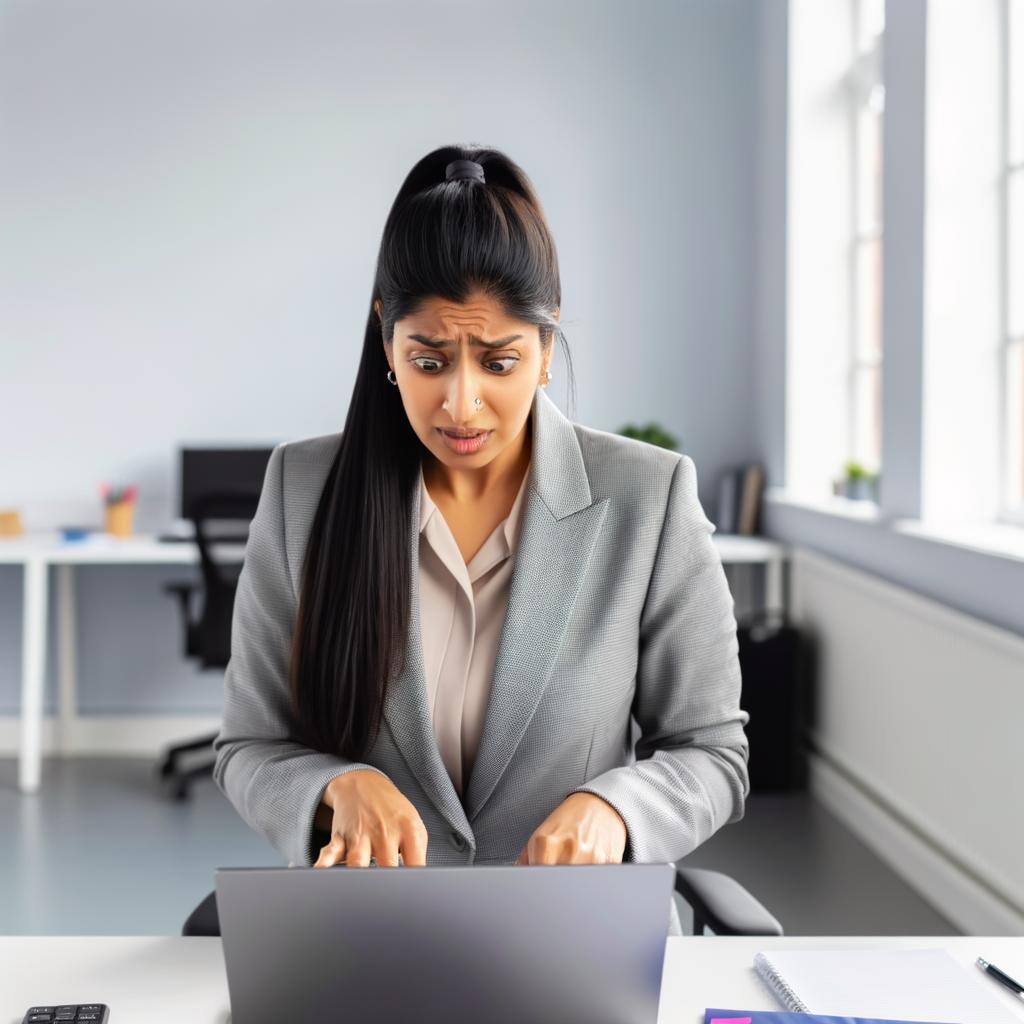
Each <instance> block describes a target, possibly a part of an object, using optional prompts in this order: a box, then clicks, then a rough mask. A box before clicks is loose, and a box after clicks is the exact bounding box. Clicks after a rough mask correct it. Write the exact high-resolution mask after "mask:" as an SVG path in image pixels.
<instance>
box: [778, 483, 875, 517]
mask: <svg viewBox="0 0 1024 1024" xmlns="http://www.w3.org/2000/svg"><path fill="white" fill-rule="evenodd" d="M764 500H765V501H766V502H768V503H769V504H770V505H785V506H786V507H787V508H799V509H805V510H807V511H809V512H821V513H824V514H825V515H829V516H837V517H839V518H840V519H853V520H855V521H857V522H860V523H880V522H881V521H882V514H881V511H880V510H879V508H878V505H877V504H875V502H873V501H868V500H860V499H858V500H855V499H853V498H840V497H838V496H833V497H830V498H819V499H817V500H811V499H809V498H799V497H796V496H795V495H793V494H789V493H788V492H787V491H786V490H784V489H783V488H782V487H769V488H767V489H766V490H765V492H764Z"/></svg>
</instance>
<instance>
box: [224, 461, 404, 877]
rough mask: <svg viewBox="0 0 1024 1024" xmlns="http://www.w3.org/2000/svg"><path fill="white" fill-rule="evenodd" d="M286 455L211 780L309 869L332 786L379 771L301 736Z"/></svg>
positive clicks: (234, 633)
mask: <svg viewBox="0 0 1024 1024" xmlns="http://www.w3.org/2000/svg"><path fill="white" fill-rule="evenodd" d="M285 451H286V445H285V444H280V445H278V446H277V447H276V448H275V449H274V451H273V453H272V454H271V456H270V461H269V463H268V464H267V471H266V475H265V477H264V480H263V489H262V491H261V492H260V500H259V505H258V507H257V510H256V514H255V516H254V518H253V521H252V523H251V524H250V527H249V539H248V543H247V544H246V549H245V561H244V562H243V565H242V571H241V574H240V576H239V578H238V589H237V591H236V594H235V605H234V612H233V615H232V621H231V658H230V661H229V662H228V666H227V670H226V672H225V676H224V712H223V718H222V724H221V729H220V732H219V734H218V735H217V738H216V740H215V741H214V750H215V751H216V762H215V765H214V769H213V777H214V779H215V780H216V782H217V785H218V786H219V787H220V788H221V790H223V792H224V794H225V795H226V796H227V798H228V799H229V800H230V801H231V803H232V804H233V805H234V806H235V809H236V810H237V811H238V813H239V814H240V815H241V816H242V818H243V819H244V821H245V822H246V823H247V824H248V825H249V827H250V828H252V829H253V830H254V831H256V832H258V833H260V834H261V835H263V836H264V837H265V838H266V839H268V840H269V841H270V843H271V844H272V845H273V846H274V847H275V848H276V849H277V850H278V851H279V852H280V853H281V855H282V856H283V857H285V858H286V859H287V860H288V861H289V862H290V863H291V864H295V865H301V866H307V867H308V866H309V865H310V864H312V863H313V861H314V860H316V857H317V856H318V850H316V849H314V833H313V819H314V816H315V814H316V810H317V807H318V806H319V804H320V799H321V796H322V795H323V791H324V788H325V787H326V785H327V783H328V782H330V781H331V779H333V778H335V777H336V776H338V775H344V774H345V773H346V772H349V771H353V770H354V769H357V768H359V769H366V770H370V771H379V769H377V768H374V767H373V766H372V765H369V764H361V763H359V762H356V761H350V760H347V759H345V758H343V757H338V756H335V755H332V754H324V753H320V752H319V751H316V750H312V749H310V748H309V747H305V746H303V745H302V744H301V743H299V742H297V741H296V739H295V733H296V729H295V719H294V716H293V714H292V710H291V701H290V694H289V689H288V664H289V659H290V654H291V645H292V634H293V631H294V625H295V613H296V607H297V601H296V594H295V590H294V587H293V586H292V582H291V574H290V572H289V566H288V556H287V550H286V548H285V521H284V512H283V510H284V493H283V481H284V459H285ZM380 774H381V775H383V774H384V773H383V772H380Z"/></svg>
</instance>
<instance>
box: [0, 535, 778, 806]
mask: <svg viewBox="0 0 1024 1024" xmlns="http://www.w3.org/2000/svg"><path fill="white" fill-rule="evenodd" d="M712 539H713V541H714V543H715V546H716V548H717V549H718V552H719V554H720V556H721V558H722V561H723V563H725V564H728V565H738V564H763V565H764V566H765V570H766V591H765V594H766V602H765V603H766V605H767V606H768V607H769V608H773V609H784V608H785V604H786V601H785V581H784V568H785V562H786V559H787V557H788V551H787V548H786V547H785V545H783V544H779V543H777V542H775V541H771V540H768V539H766V538H764V537H745V536H736V535H732V534H722V535H718V534H712ZM214 549H215V552H216V554H215V557H217V558H219V559H221V560H224V561H232V560H235V559H237V561H239V562H240V561H242V558H243V556H244V554H245V545H244V544H216V545H214ZM198 561H199V554H198V550H197V548H196V546H195V544H194V543H187V542H186V543H183V542H175V543H168V542H162V541H159V540H158V539H157V538H156V537H155V536H151V535H147V534H137V535H135V536H132V537H126V538H117V537H111V536H108V535H107V534H95V535H92V536H90V537H88V538H87V539H85V540H81V541H63V540H62V539H61V537H60V535H59V534H58V533H38V534H27V535H25V536H23V537H12V538H0V564H7V565H21V566H22V569H23V573H24V575H23V584H22V603H23V612H22V646H21V652H22V654H21V659H22V660H21V707H20V716H21V722H20V742H19V755H18V756H19V760H18V786H19V788H20V789H21V791H22V792H23V793H34V792H36V791H37V790H38V789H39V783H40V767H41V761H42V731H43V697H44V690H45V685H46V652H47V649H48V638H47V635H46V631H47V625H48V622H49V616H48V614H47V610H48V607H49V569H50V566H54V567H55V568H56V570H57V574H56V577H57V578H56V589H57V609H56V611H57V615H56V628H57V745H58V752H62V753H67V752H68V739H69V736H70V734H71V731H72V729H73V728H74V722H75V716H76V704H77V698H76V690H77V664H76V662H77V655H76V651H75V636H76V629H77V625H76V613H75V580H74V569H75V566H78V565H195V564H197V563H198Z"/></svg>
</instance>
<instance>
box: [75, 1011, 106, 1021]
mask: <svg viewBox="0 0 1024 1024" xmlns="http://www.w3.org/2000/svg"><path fill="white" fill-rule="evenodd" d="M102 1016H103V1015H102V1014H99V1013H82V1012H81V1011H79V1014H78V1020H100V1019H102Z"/></svg>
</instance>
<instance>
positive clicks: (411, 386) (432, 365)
mask: <svg viewBox="0 0 1024 1024" xmlns="http://www.w3.org/2000/svg"><path fill="white" fill-rule="evenodd" d="M379 314H380V308H379V304H378V315H379ZM555 315H556V317H557V315H558V314H557V312H556V313H555ZM484 342H486V343H488V344H486V345H485V344H484ZM553 348H554V346H553V345H549V346H548V349H547V351H546V352H542V351H541V346H540V330H539V328H538V327H537V326H536V325H534V324H528V323H524V322H523V321H521V320H512V319H510V318H509V317H507V316H506V315H505V314H504V313H503V312H502V310H501V307H500V305H499V304H498V303H497V302H496V301H495V300H494V299H492V298H491V297H489V296H488V295H486V294H484V293H483V292H477V293H474V294H473V295H471V296H470V297H469V299H468V301H467V302H465V303H455V302H449V301H447V300H445V299H439V298H429V299H427V300H426V301H425V302H424V303H423V305H422V306H421V308H420V310H419V311H418V312H417V313H416V314H414V315H412V316H409V317H406V318H405V319H403V320H399V321H397V322H396V323H395V328H394V337H393V338H392V340H391V341H390V342H385V343H384V352H385V355H386V356H387V360H388V364H389V365H390V367H391V369H392V370H394V373H395V377H396V379H397V381H398V390H399V392H400V393H401V396H402V403H403V405H404V406H405V411H406V414H407V415H408V417H409V422H410V423H411V424H412V428H413V430H415V431H416V434H417V436H418V437H419V439H420V440H421V441H422V442H423V444H424V445H425V446H426V448H427V449H428V451H430V452H431V453H432V454H433V455H434V456H435V458H437V459H438V460H439V461H440V462H443V463H445V464H446V465H447V466H450V467H452V468H453V469H458V468H465V469H471V468H472V469H477V468H480V467H481V466H485V465H487V464H488V463H489V462H491V461H492V460H493V459H494V458H495V457H496V456H497V455H498V454H500V453H501V452H502V451H503V450H504V449H506V448H507V447H508V446H509V445H510V444H511V443H512V442H513V441H515V440H516V439H517V438H519V437H520V435H521V434H522V431H523V429H524V427H525V425H526V421H527V419H528V418H529V415H530V408H531V406H532V404H533V397H534V393H535V392H536V390H537V387H538V385H540V384H541V383H544V382H545V372H546V371H547V369H548V367H549V365H550V363H551V354H552V350H553ZM477 398H479V399H480V400H481V402H482V403H483V404H482V405H481V406H480V407H479V408H477V407H476V405H475V404H474V401H475V399H477ZM445 430H450V431H462V432H465V431H484V432H486V436H485V438H484V440H483V441H482V442H481V441H480V440H477V441H464V442H462V443H459V442H457V441H455V440H453V439H451V438H450V437H449V436H446V435H445V434H443V433H442V431H445Z"/></svg>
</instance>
